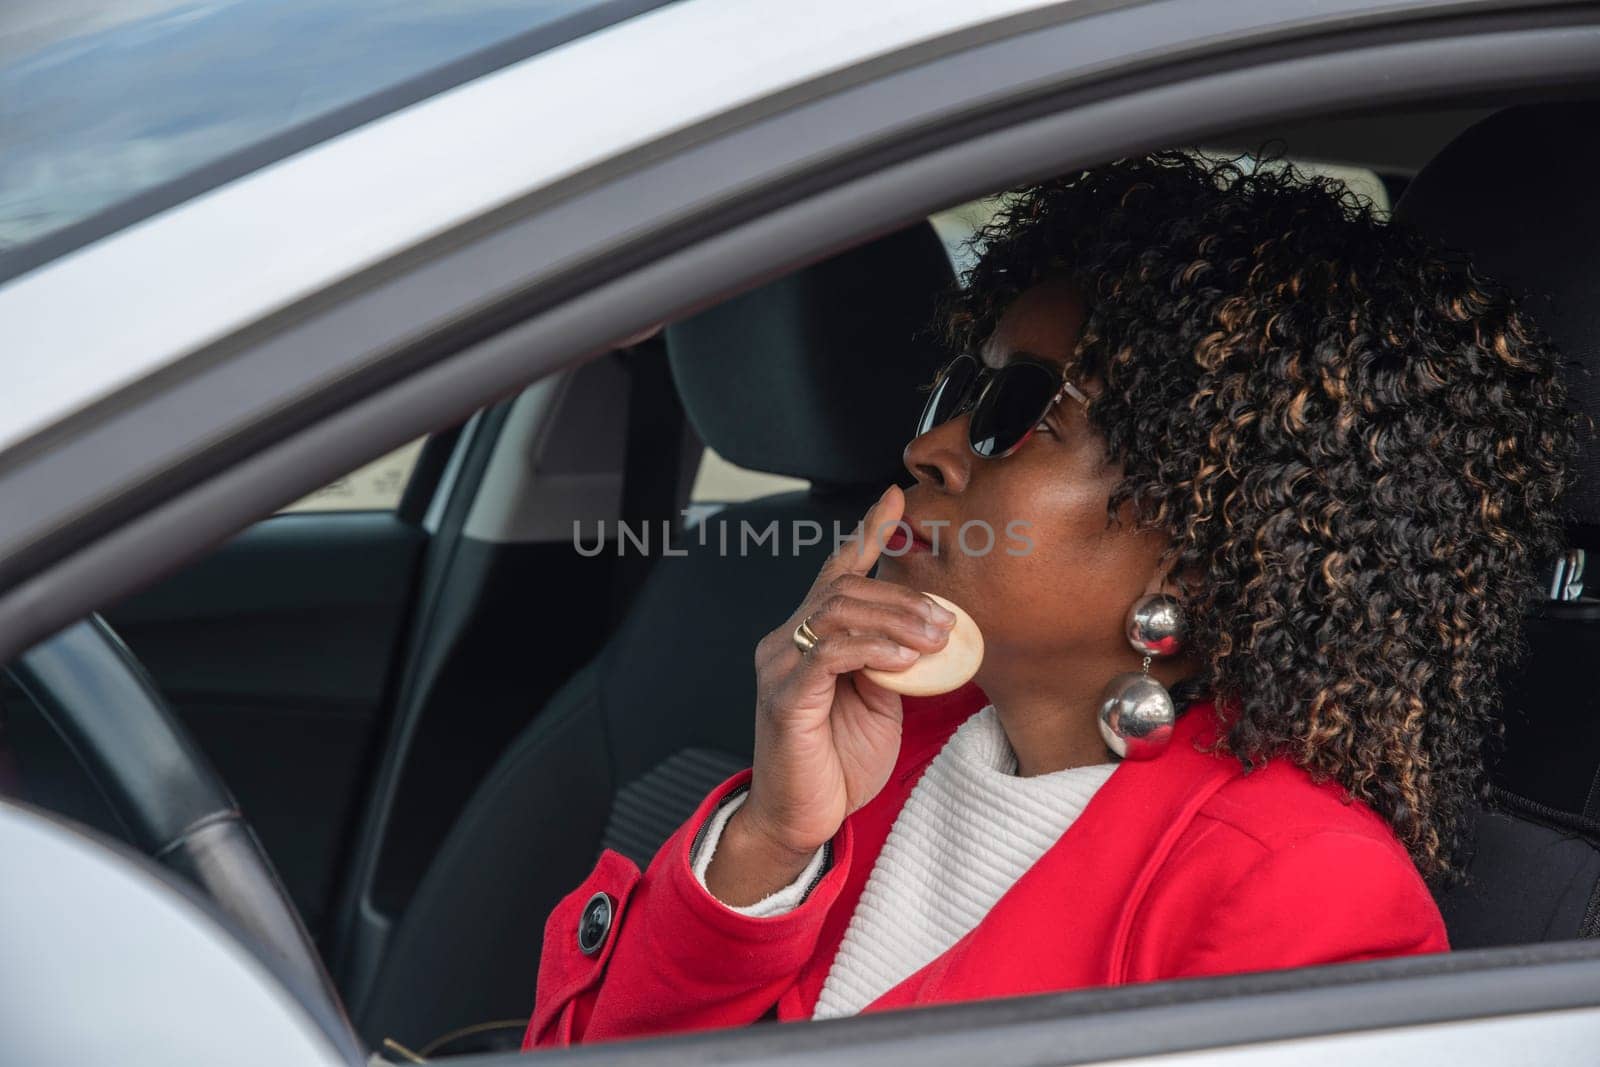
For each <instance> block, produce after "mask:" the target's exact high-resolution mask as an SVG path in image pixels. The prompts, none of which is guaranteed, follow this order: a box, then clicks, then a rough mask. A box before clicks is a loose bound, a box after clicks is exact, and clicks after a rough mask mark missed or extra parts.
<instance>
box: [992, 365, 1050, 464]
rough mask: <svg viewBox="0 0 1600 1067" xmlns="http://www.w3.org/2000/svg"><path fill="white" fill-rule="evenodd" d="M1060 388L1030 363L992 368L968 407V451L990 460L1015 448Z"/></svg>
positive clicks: (1042, 369)
mask: <svg viewBox="0 0 1600 1067" xmlns="http://www.w3.org/2000/svg"><path fill="white" fill-rule="evenodd" d="M1060 388H1061V382H1060V381H1059V380H1058V379H1057V378H1056V377H1055V376H1054V375H1052V374H1051V373H1050V372H1049V371H1047V370H1045V369H1044V368H1043V367H1040V366H1037V365H1035V364H1032V363H1013V364H1011V365H1009V366H1007V367H1004V368H1002V369H1001V370H999V371H996V372H995V375H994V377H993V378H991V379H990V380H989V386H988V388H986V389H985V390H984V391H983V394H982V395H981V396H979V397H978V403H977V405H976V406H975V407H974V408H973V409H972V428H971V434H972V450H973V451H974V452H976V453H977V454H978V455H980V456H984V457H986V458H991V459H992V458H994V457H997V456H1003V455H1005V454H1006V453H1008V452H1010V451H1011V450H1012V449H1014V448H1016V447H1017V446H1018V445H1020V444H1021V443H1022V441H1023V439H1024V438H1025V437H1027V436H1028V434H1029V433H1030V432H1032V430H1033V428H1034V427H1035V426H1037V425H1038V424H1039V420H1040V419H1041V418H1043V417H1044V413H1045V411H1046V410H1047V409H1048V408H1049V407H1050V400H1051V398H1053V397H1054V396H1055V395H1056V390H1057V389H1060Z"/></svg>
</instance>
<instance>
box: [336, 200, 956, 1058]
mask: <svg viewBox="0 0 1600 1067" xmlns="http://www.w3.org/2000/svg"><path fill="white" fill-rule="evenodd" d="M952 280H953V278H952V273H951V268H950V264H949V260H948V258H947V256H946V253H945V251H944V247H943V245H942V244H941V242H940V241H939V239H938V237H937V236H936V235H935V234H934V232H933V230H932V228H931V227H930V226H928V225H926V224H923V225H919V226H917V227H914V228H912V229H909V230H905V231H902V232H899V233H896V234H893V235H890V236H888V237H885V238H883V239H881V240H878V241H876V242H873V243H871V244H869V245H866V246H863V247H861V248H858V249H856V250H854V251H852V252H849V253H847V254H845V255H842V256H839V257H836V258H835V259H832V260H829V261H827V262H824V263H821V264H818V265H816V266H814V267H811V268H808V269H805V270H802V271H799V272H797V273H795V274H792V275H790V276H788V277H785V278H782V279H780V280H778V281H776V282H773V283H771V284H768V285H767V286H765V287H763V288H761V289H758V290H755V291H753V292H751V293H749V294H746V295H744V296H741V297H737V298H735V299H733V300H731V301H728V302H726V303H724V304H722V305H719V306H718V307H715V308H713V309H711V310H710V311H708V312H705V313H703V314H701V315H698V316H696V317H694V318H692V319H690V320H688V321H685V322H683V323H681V324H678V325H676V326H673V327H671V328H670V329H669V330H668V331H667V346H668V351H669V354H670V359H671V363H672V371H673V376H674V379H675V381H676V383H677V385H678V389H679V392H680V395H681V396H682V399H683V402H684V407H685V410H686V411H687V413H688V415H689V418H690V419H691V420H692V422H693V424H694V426H695V429H696V430H697V431H698V432H699V434H700V437H701V438H702V440H704V441H705V442H706V443H707V444H708V445H709V446H711V447H712V448H714V449H715V450H716V451H717V452H719V453H720V454H722V455H723V456H724V457H726V458H727V459H729V460H730V461H732V462H733V463H735V464H738V465H739V466H742V467H746V468H751V469H755V470H761V471H767V472H771V473H775V474H785V475H791V476H796V477H800V478H805V479H807V480H808V481H810V482H811V489H810V490H809V491H805V492H796V493H788V494H784V495H780V496H773V497H766V498H763V499H760V500H754V501H750V502H748V503H744V504H739V505H735V506H730V507H728V508H726V509H724V510H723V511H721V512H719V513H718V514H717V515H716V516H714V517H713V518H712V519H710V520H707V522H706V523H705V524H703V528H704V533H705V536H703V537H702V536H701V534H700V530H690V531H687V532H686V533H685V535H684V537H683V540H682V548H683V549H684V550H685V551H686V553H687V554H686V555H684V556H669V557H666V558H663V559H661V560H659V561H658V562H657V564H656V566H655V568H654V570H653V571H652V572H651V574H650V577H649V579H648V580H647V581H646V583H645V585H644V587H643V588H642V590H641V591H640V593H639V595H638V597H637V599H636V600H635V601H634V604H633V606H632V608H631V609H630V612H629V614H628V616H627V618H626V620H625V621H624V622H623V624H622V625H621V626H620V627H619V628H618V630H617V632H616V633H615V634H613V636H612V637H611V639H610V641H609V642H608V643H607V644H606V646H605V647H604V649H603V650H602V651H601V652H600V654H599V655H598V656H597V657H596V658H595V659H594V660H593V661H592V662H591V663H590V664H589V665H588V666H587V667H586V668H585V669H584V670H583V671H582V672H580V673H579V674H578V675H577V676H576V677H574V678H573V679H572V680H571V681H570V682H569V683H568V684H567V685H566V686H565V687H564V688H563V689H562V690H561V691H560V692H559V693H558V694H557V695H556V697H555V698H554V699H553V700H552V701H551V702H550V704H549V705H548V706H547V707H545V708H544V709H543V710H542V711H540V712H539V714H538V715H537V717H536V718H534V719H533V721H532V723H531V724H530V725H529V726H528V727H527V728H526V729H525V730H524V731H523V733H522V734H521V736H520V737H518V738H517V740H516V741H515V742H514V743H513V745H512V746H511V748H510V749H509V750H508V751H507V752H506V754H505V755H504V757H503V758H502V759H501V760H500V762H499V763H498V765H497V766H496V767H495V769H494V770H493V771H492V772H491V774H490V775H489V776H488V778H487V779H486V780H485V781H484V783H483V784H482V786H481V787H480V788H479V790H478V791H477V793H476V794H475V796H474V797H473V799H472V800H471V802H470V803H469V804H468V806H467V808H466V809H465V811H464V813H463V814H462V816H461V818H460V820H459V821H458V823H457V824H456V826H455V827H454V829H453V830H452V831H451V833H450V835H449V837H448V838H447V839H446V841H445V843H444V845H443V847H442V848H441V850H440V852H439V854H438V856H437V857H436V858H435V861H434V862H433V864H432V866H431V867H430V869H429V871H428V873H427V874H426V875H425V877H424V878H423V880H422V882H421V884H420V886H419V887H418V890H417V892H416V894H415V896H414V897H413V899H412V902H411V904H410V905H409V907H408V909H407V911H406V913H405V915H404V916H403V918H402V920H401V922H400V923H399V924H398V926H397V928H396V930H395V933H394V936H393V938H392V940H391V942H390V948H389V952H388V955H387V956H386V958H385V960H384V963H383V967H382V970H381V972H380V974H379V976H378V978H377V980H376V982H375V984H374V986H373V990H372V993H371V994H370V995H369V997H368V998H366V999H365V1002H364V1003H363V1004H362V1005H360V1008H359V1018H358V1023H359V1026H360V1029H361V1030H362V1032H363V1034H364V1035H365V1036H366V1037H367V1038H368V1040H370V1041H373V1042H374V1043H376V1042H377V1041H379V1040H381V1038H383V1037H385V1036H392V1037H394V1038H395V1039H396V1040H399V1041H400V1042H402V1043H403V1044H405V1045H408V1046H410V1047H413V1048H419V1047H421V1046H423V1045H424V1044H426V1043H428V1042H430V1041H433V1040H434V1039H436V1038H438V1037H439V1036H440V1035H443V1034H445V1033H447V1032H449V1031H452V1030H454V1029H456V1028H460V1027H466V1026H470V1025H473V1024H480V1023H485V1022H489V1021H493V1020H508V1021H510V1025H508V1026H505V1027H502V1028H501V1030H500V1032H499V1036H500V1038H501V1039H502V1041H504V1040H507V1039H509V1040H510V1041H512V1042H514V1041H515V1040H516V1039H517V1038H518V1037H520V1026H521V1024H522V1023H523V1022H525V1021H526V1019H527V1017H528V1015H529V1013H530V1012H531V1010H532V1007H533V998H534V985H535V972H536V968H537V966H538V961H539V950H540V939H541V935H542V927H543V924H544V921H545V917H546V916H547V914H548V913H549V911H550V909H551V908H552V907H553V906H554V905H555V903H556V902H557V901H558V900H559V899H560V898H561V897H562V896H564V895H565V894H566V893H568V892H569V891H571V890H572V889H573V888H575V887H576V886H577V885H578V884H579V883H580V882H581V881H582V880H583V878H584V877H585V876H586V875H587V873H588V871H589V869H590V867H591V866H592V865H593V863H594V861H595V859H596V857H597V856H598V854H599V852H600V849H601V848H602V847H603V846H604V847H611V848H615V849H617V850H618V851H620V852H622V853H623V854H624V855H626V856H628V857H630V858H631V859H633V860H634V861H635V862H637V863H638V864H639V865H640V866H641V867H642V866H644V865H645V864H646V862H647V861H648V860H649V858H650V857H651V855H653V853H654V852H655V850H656V848H657V847H658V846H659V845H660V844H661V842H663V841H664V840H665V839H666V838H667V837H668V836H669V834H670V833H671V832H672V831H673V830H674V829H676V827H677V826H678V825H679V824H680V823H681V822H682V821H683V820H684V819H685V818H687V817H688V816H689V815H690V814H691V813H692V811H693V808H694V806H695V804H696V803H697V802H698V801H699V800H700V799H701V798H702V797H703V796H704V795H705V793H706V792H707V791H709V789H710V788H711V787H712V786H714V785H715V784H716V783H717V782H719V781H721V780H722V779H723V778H725V777H727V776H728V775H729V774H731V773H733V772H734V771H736V770H738V769H739V768H741V767H744V766H748V764H749V760H750V751H751V744H752V729H753V726H752V717H753V713H754V706H755V705H754V702H755V677H754V667H753V655H754V649H755V645H756V643H757V641H759V640H760V638H761V636H762V635H764V634H765V633H766V632H767V631H768V630H770V629H771V628H772V627H773V626H774V625H776V624H777V623H778V622H780V621H782V620H783V619H784V618H785V617H786V616H787V615H788V613H789V612H790V611H791V610H793V608H794V606H795V605H796V604H797V603H798V602H799V599H800V597H801V596H802V595H803V593H804V592H805V590H806V589H807V588H808V587H809V586H810V583H811V581H812V579H813V577H814V576H815V574H816V571H817V568H818V567H820V566H821V563H822V561H823V559H824V557H825V556H826V555H827V553H828V552H829V551H831V549H832V547H833V532H834V524H835V523H837V524H838V525H839V529H840V530H841V532H842V533H846V534H847V533H849V532H850V530H851V529H852V528H853V527H854V525H855V523H856V522H857V520H859V518H860V517H861V515H862V513H863V512H864V511H865V510H866V508H867V507H868V506H869V505H870V503H871V502H872V500H873V499H874V498H875V497H876V495H877V494H878V493H879V492H881V491H882V489H883V487H884V486H885V485H887V484H888V483H889V482H890V481H895V480H900V479H902V478H904V477H905V471H904V468H903V467H902V465H901V462H900V453H901V449H902V448H903V446H904V445H905V442H906V441H907V439H908V438H909V436H910V433H911V430H912V426H913V424H914V423H915V420H916V415H917V412H918V410H919V407H920V404H921V399H922V397H921V394H920V393H919V392H918V388H917V387H918V386H919V385H922V384H925V383H926V382H928V381H929V380H930V379H931V378H932V375H933V373H934V371H935V368H936V366H937V364H938V362H939V360H938V348H937V346H936V345H935V344H934V343H933V338H932V337H931V335H930V334H929V332H928V331H929V328H930V326H931V323H932V320H933V316H934V311H935V306H936V301H937V299H938V298H939V296H940V294H941V293H942V292H943V291H944V290H945V289H946V288H948V286H949V285H950V284H951V282H952ZM801 520H810V521H811V522H813V523H816V524H817V536H818V538H819V540H818V543H816V544H812V545H809V546H803V545H800V544H799V541H801V540H809V539H810V538H811V535H812V531H811V529H810V528H804V530H803V532H802V534H801V536H800V538H799V539H792V538H791V533H792V532H793V531H794V529H795V527H794V524H795V523H797V522H800V521H801ZM654 521H658V520H654V519H653V520H652V522H654ZM774 522H776V523H777V538H778V541H777V544H776V547H774V542H773V541H772V540H770V539H766V540H762V541H761V542H760V543H759V544H757V545H755V546H754V547H751V546H750V544H749V542H748V541H747V542H746V547H745V549H744V553H743V554H741V552H740V547H739V546H740V541H739V538H740V536H741V533H742V532H743V531H744V530H745V529H748V530H749V534H748V537H749V538H754V537H757V536H762V535H763V534H764V533H765V532H766V530H767V528H768V526H769V524H772V523H774ZM724 530H725V531H726V537H727V544H728V550H727V553H726V554H724V553H723V551H722V547H721V546H722V537H723V531H724ZM604 592H605V591H603V590H602V591H597V595H604ZM528 654H529V655H532V656H536V655H537V654H538V650H537V649H529V650H528ZM575 935H576V931H574V936H575ZM453 1047H454V1049H455V1050H457V1051H464V1050H465V1048H466V1047H468V1046H467V1045H465V1044H457V1045H455V1046H453ZM477 1047H483V1046H482V1044H481V1043H480V1044H479V1045H478V1046H477Z"/></svg>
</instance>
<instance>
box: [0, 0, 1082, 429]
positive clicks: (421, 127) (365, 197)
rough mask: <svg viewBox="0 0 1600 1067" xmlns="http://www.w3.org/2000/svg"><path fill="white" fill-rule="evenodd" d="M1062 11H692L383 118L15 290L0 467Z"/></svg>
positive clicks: (606, 32) (834, 4) (995, 5)
mask: <svg viewBox="0 0 1600 1067" xmlns="http://www.w3.org/2000/svg"><path fill="white" fill-rule="evenodd" d="M1047 6H1058V5H1055V4H1052V3H1051V2H1050V0H982V2H974V0H877V2H875V3H873V4H859V3H854V2H851V0H812V2H809V3H807V4H803V5H798V4H788V5H768V4H760V5H728V4H723V3H718V2H716V0H681V2H679V3H675V4H670V5H667V6H664V7H661V8H658V9H656V10H652V11H650V12H648V13H645V14H642V15H639V16H637V17H635V18H632V19H629V20H627V21H625V22H623V23H620V24H618V25H615V26H611V27H609V28H606V29H603V30H600V31H598V32H595V33H593V34H590V35H588V36H586V37H582V38H580V39H578V40H575V41H573V42H571V43H570V44H567V45H564V46H562V47H559V48H555V49H553V50H551V51H549V52H546V53H543V54H541V55H538V56H535V57H533V58H531V59H528V60H525V61H522V62H519V63H514V64H512V65H510V66H507V67H504V68H503V69H499V70H495V71H492V72H490V73H487V74H485V75H483V76H482V77H479V78H476V79H474V80H473V81H470V82H468V83H466V84H464V85H460V86H457V87H454V88H449V89H446V90H444V91H442V92H440V93H438V94H437V95H434V96H431V97H429V98H428V99H425V100H422V101H420V102H417V103H415V104H412V105H410V106H407V107H404V108H402V109H400V110H399V111H396V112H394V113H392V114H389V115H385V116H383V117H380V118H377V119H375V120H374V121H372V122H369V123H367V124H365V125H362V126H360V127H358V128H356V129H353V130H350V131H348V132H346V133H343V134H340V135H338V136H335V137H332V138H331V139H328V140H325V141H323V142H321V143H318V144H316V145H314V146H312V147H309V148H307V149H306V150H304V151H301V152H299V153H297V154H295V155H293V156H290V157H289V158H287V159H283V160H281V161H278V162H274V163H270V164H268V165H265V166H263V167H261V168H260V169H258V170H256V171H254V172H252V173H249V174H247V175H244V176H242V177H240V178H238V179H237V180H234V181H231V182H229V183H227V184H225V185H223V186H221V187H219V188H215V189H211V190H209V191H203V192H200V193H199V194H198V195H196V196H194V197H193V198H192V199H189V200H187V201H185V202H183V203H181V204H178V205H176V206H174V207H172V208H170V209H168V210H165V211H162V212H160V213H159V214H156V215H154V216H153V217H150V218H148V219H144V220H142V221H139V222H136V223H134V224H132V225H130V226H128V227H126V228H125V229H122V230H120V231H118V232H116V233H113V234H111V235H109V236H107V237H105V238H104V239H102V240H99V241H97V242H95V243H93V244H90V245H88V246H87V247H84V248H82V249H79V250H77V251H74V252H71V253H68V254H66V255H64V256H62V257H60V258H59V259H56V260H54V261H51V262H49V263H45V264H42V265H40V266H38V267H36V268H35V269H32V270H30V271H28V272H27V273H24V274H22V275H20V276H18V277H15V278H13V279H11V280H10V281H8V282H6V283H5V284H3V285H0V321H3V322H5V323H6V324H7V333H8V337H7V341H8V348H9V349H10V350H11V351H13V352H21V353H25V354H26V357H27V358H26V362H25V366H24V367H22V368H21V373H20V374H18V375H16V376H14V377H13V380H12V382H11V383H10V385H9V388H8V401H9V402H8V403H7V404H6V405H4V406H3V408H0V452H3V451H4V450H5V449H6V448H7V447H8V446H11V445H13V444H15V443H17V442H19V441H21V440H23V439H25V438H27V437H28V436H30V435H32V434H34V433H37V432H38V431H40V430H41V429H42V428H44V427H46V426H49V425H50V424H52V423H54V422H56V421H58V420H60V419H62V418H64V417H66V416H68V415H70V414H71V413H73V412H74V411H77V410H80V409H82V408H84V407H86V406H88V405H90V404H92V403H94V402H95V401H97V400H98V399H101V398H103V397H106V396H109V395H111V394H113V393H115V392H116V391H118V390H120V389H122V388H125V387H126V386H128V385H129V384H130V383H132V382H134V381H137V380H140V379H142V378H146V377H148V376H150V375H152V374H154V373H155V372H157V371H158V370H160V368H162V367H163V366H164V365H167V364H169V363H171V362H173V361H175V360H177V359H179V358H181V357H182V356H183V355H184V354H186V353H189V352H192V351H194V350H196V349H198V348H200V347H202V346H204V345H205V344H206V343H208V342H210V341H212V340H214V339H216V338H218V337H221V336H224V335H226V334H229V333H232V332H234V331H236V330H238V329H239V328H240V326H241V325H242V324H245V323H248V322H252V321H255V320H257V319H259V318H262V317H264V316H266V315H268V314H270V313H272V312H273V311H275V310H277V309H280V308H283V307H285V306H287V305H290V304H292V303H294V302H296V301H299V300H303V299H305V298H306V297H308V296H311V295H313V294H315V293H318V292H320V291H322V290H325V289H327V288H328V287H330V286H332V285H334V284H336V283H337V282H338V281H339V280H341V279H343V278H347V277H349V276H351V275H353V274H355V273H357V272H359V271H362V270H364V269H367V268H371V267H373V266H374V265H376V264H381V263H383V262H384V261H385V260H387V259H390V258H392V257H395V256H397V255H399V254H400V253H402V252H403V251H404V250H405V249H407V248H410V247H412V246H415V245H417V244H418V243H420V242H422V241H424V240H427V239H429V238H431V237H433V236H435V235H438V234H441V233H444V232H446V231H450V230H452V229H454V228H457V227H460V226H461V225H463V224H464V223H466V222H469V221H471V220H474V219H478V218H481V217H482V216H484V215H485V214H486V213H487V212H489V211H491V210H492V209H494V208H496V207H498V206H501V205H504V204H507V203H510V202H512V201H517V200H521V199H525V198H527V197H530V196H534V195H537V194H538V193H539V192H540V191H541V190H549V189H551V188H552V187H553V186H555V185H556V184H557V183H558V182H561V181H563V180H567V179H572V178H574V177H575V176H577V175H580V174H583V173H585V172H593V171H594V170H595V169H596V168H598V167H600V166H602V165H603V164H604V163H605V162H606V161H607V160H610V159H615V158H617V157H620V156H623V155H624V154H626V153H629V152H631V151H634V150H638V149H640V148H641V147H643V146H646V145H649V144H651V143H652V142H658V141H660V140H661V139H662V138H665V137H668V136H669V135H682V134H684V133H686V132H687V131H690V130H692V129H693V128H695V127H697V126H700V125H703V124H705V123H708V122H712V121H714V120H718V119H723V120H726V119H727V117H728V116H730V115H732V114H734V113H739V112H744V111H747V110H749V109H751V108H753V107H755V108H759V107H760V106H762V105H763V104H765V106H768V107H780V106H785V105H786V104H790V103H792V102H793V94H795V93H796V92H797V91H801V90H802V87H804V86H807V85H808V84H816V83H818V82H819V81H822V82H828V81H830V80H832V81H837V80H838V79H848V78H849V77H851V76H852V71H856V70H859V69H860V68H862V67H863V66H864V65H868V64H872V63H881V62H884V61H888V60H890V59H891V57H894V56H896V55H904V54H905V53H907V52H908V51H914V50H916V49H918V48H919V47H927V46H931V45H934V44H936V42H938V41H939V40H940V39H941V38H943V37H946V36H948V35H950V34H953V33H957V32H959V31H963V30H970V29H971V28H973V27H975V26H982V25H985V24H993V23H995V22H997V21H1003V20H1004V19H1006V18H1008V17H1012V16H1016V15H1018V14H1020V13H1024V12H1026V11H1028V10H1030V9H1034V8H1040V7H1047Z"/></svg>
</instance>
